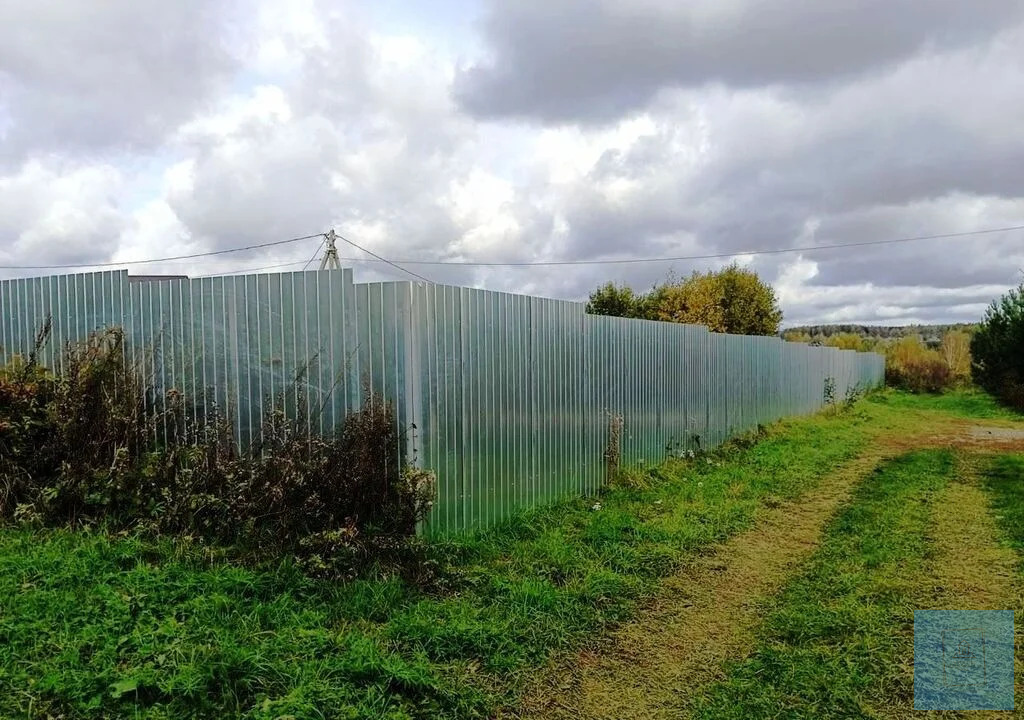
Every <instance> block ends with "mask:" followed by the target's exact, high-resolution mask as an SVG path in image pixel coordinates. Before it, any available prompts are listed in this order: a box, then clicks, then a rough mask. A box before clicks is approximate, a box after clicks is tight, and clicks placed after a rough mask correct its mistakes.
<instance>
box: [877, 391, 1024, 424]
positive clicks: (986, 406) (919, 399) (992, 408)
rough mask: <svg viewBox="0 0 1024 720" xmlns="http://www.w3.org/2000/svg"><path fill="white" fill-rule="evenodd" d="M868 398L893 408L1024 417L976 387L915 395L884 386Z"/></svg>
mask: <svg viewBox="0 0 1024 720" xmlns="http://www.w3.org/2000/svg"><path fill="white" fill-rule="evenodd" d="M867 402H868V403H869V404H874V405H880V406H884V407H887V408H891V409H894V410H904V411H917V412H922V411H923V412H940V413H946V414H949V415H955V416H957V417H962V418H978V419H985V420H1024V414H1022V413H1020V412H1017V411H1016V410H1012V409H1010V408H1008V407H1006V406H1005V405H1000V404H999V403H998V402H997V401H996V400H995V398H993V397H992V396H991V395H989V394H988V393H986V392H985V391H984V390H979V389H977V388H973V387H972V388H960V389H955V390H950V391H948V392H944V393H940V394H937V395H932V394H921V395H915V394H912V393H908V392H903V391H900V390H884V391H882V392H877V393H873V394H872V395H870V396H868V398H867Z"/></svg>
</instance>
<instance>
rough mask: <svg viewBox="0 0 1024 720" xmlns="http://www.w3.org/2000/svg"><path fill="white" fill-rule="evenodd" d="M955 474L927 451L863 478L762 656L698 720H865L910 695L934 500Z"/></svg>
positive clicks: (713, 692) (781, 600)
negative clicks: (912, 645)
mask: <svg viewBox="0 0 1024 720" xmlns="http://www.w3.org/2000/svg"><path fill="white" fill-rule="evenodd" d="M952 473H953V456H952V453H951V452H950V451H946V450H942V451H920V452H913V453H909V454H907V455H903V456H901V457H899V458H897V459H895V460H892V461H889V462H887V463H886V464H884V465H883V466H882V467H881V468H879V469H878V470H877V471H876V472H875V473H874V474H873V475H872V476H871V477H870V478H868V479H866V480H865V481H864V483H863V484H862V485H861V486H860V487H859V489H858V491H857V493H856V494H855V496H854V499H853V501H852V503H851V505H850V506H849V507H848V508H847V509H846V510H845V511H844V512H843V513H841V514H840V515H839V516H838V517H837V518H836V520H835V521H833V523H832V524H831V525H830V527H829V529H828V532H827V535H826V539H825V541H824V543H823V545H822V547H821V548H820V549H819V550H818V551H817V553H816V554H815V556H814V558H813V559H812V561H811V564H810V567H809V568H808V569H807V571H806V572H805V573H804V574H803V575H801V576H800V577H799V578H797V579H796V580H794V581H793V582H792V583H791V584H790V585H789V586H788V587H787V589H786V590H785V591H784V592H783V593H782V594H781V595H780V596H779V597H778V598H776V599H775V600H774V601H773V606H772V609H771V612H770V614H769V617H768V619H767V621H766V623H765V626H764V627H763V629H762V635H761V640H760V642H759V645H758V647H757V649H756V650H755V652H754V653H753V654H752V656H751V657H749V658H748V659H747V660H745V661H743V662H741V663H738V664H736V665H734V666H732V667H731V668H730V671H729V673H728V677H727V679H726V680H724V681H723V682H721V683H719V684H718V685H716V686H713V687H712V688H711V689H710V690H709V692H708V694H707V695H706V696H705V697H704V698H703V699H702V701H701V703H700V705H699V709H698V711H697V712H696V713H695V716H696V717H700V718H716V719H717V720H723V719H726V718H737V719H740V718H742V719H743V720H748V719H752V718H762V717H763V718H769V717H771V718H775V717H786V718H794V719H796V718H840V717H868V716H874V714H873V713H872V712H871V711H870V704H871V703H872V702H873V701H877V700H880V699H882V698H885V699H886V700H887V701H892V700H893V699H898V698H900V697H904V698H905V697H907V696H908V694H909V693H912V691H913V688H912V687H906V685H907V683H906V678H905V677H904V676H903V675H901V674H900V666H901V662H900V658H901V655H903V654H905V643H906V636H907V632H908V631H909V628H910V627H911V626H912V624H913V608H914V603H913V599H912V597H913V589H914V588H913V578H914V577H915V576H916V575H918V574H919V573H921V572H922V563H923V561H924V559H925V557H926V554H927V552H928V546H929V543H928V537H927V531H928V527H929V524H930V518H929V504H928V503H929V500H930V498H931V497H932V496H933V494H934V493H935V492H936V491H937V490H938V489H940V488H941V487H942V486H943V485H944V483H945V482H946V481H947V479H948V478H949V477H950V476H951V474H952Z"/></svg>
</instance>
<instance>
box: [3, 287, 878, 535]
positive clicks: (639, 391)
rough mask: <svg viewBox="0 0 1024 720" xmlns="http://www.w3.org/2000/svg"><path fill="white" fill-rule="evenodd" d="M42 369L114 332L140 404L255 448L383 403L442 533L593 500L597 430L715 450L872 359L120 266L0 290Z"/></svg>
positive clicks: (10, 334) (599, 466)
mask: <svg viewBox="0 0 1024 720" xmlns="http://www.w3.org/2000/svg"><path fill="white" fill-rule="evenodd" d="M48 316H49V317H51V318H52V321H53V333H52V339H51V342H50V343H49V344H48V345H47V346H46V347H45V348H44V349H43V361H44V362H46V363H48V364H51V365H56V364H59V363H60V357H61V348H62V347H63V345H64V344H65V343H67V342H70V341H74V340H81V339H84V338H85V337H87V336H88V334H89V333H90V332H93V331H95V330H98V329H100V328H103V327H106V326H111V325H121V326H123V327H124V328H125V330H126V334H127V336H128V338H129V339H130V340H131V344H130V347H131V348H132V359H133V361H134V362H135V363H137V365H138V367H139V368H140V369H141V370H142V371H143V374H144V376H145V377H146V379H147V385H148V386H149V387H150V388H151V390H152V392H153V393H154V396H155V397H157V396H160V395H161V394H162V393H164V392H166V391H167V390H169V389H171V388H177V389H179V390H181V391H182V393H183V395H184V396H186V397H187V398H189V399H190V400H191V401H192V402H193V403H194V407H193V408H192V410H191V411H192V412H193V413H194V414H195V415H196V416H197V417H199V416H202V415H209V414H210V413H213V412H219V413H223V414H224V415H226V416H228V417H229V418H230V420H231V421H232V423H233V427H234V429H235V432H236V436H237V440H238V442H239V443H240V444H241V445H243V446H244V445H248V444H250V443H252V442H253V441H254V440H256V439H258V437H259V433H260V431H261V428H262V424H263V422H264V420H265V418H267V417H268V413H269V411H270V409H271V408H272V407H282V408H284V409H285V410H286V412H287V413H289V414H290V415H293V416H300V417H301V416H303V414H305V417H306V418H307V419H308V420H309V422H310V423H311V424H312V425H313V426H314V427H315V428H317V429H319V430H320V431H322V432H328V431H330V430H331V429H332V428H333V427H334V426H335V425H336V424H337V423H338V422H340V421H341V419H342V418H343V417H344V416H345V414H346V413H348V412H351V411H352V410H353V409H355V408H356V407H358V406H359V404H360V402H361V400H362V398H363V388H364V387H365V388H366V389H370V390H373V391H375V392H378V393H381V394H382V395H383V396H385V397H386V398H387V399H388V400H390V401H391V402H392V403H393V406H394V409H395V424H396V431H397V432H398V433H399V434H400V437H401V438H402V440H403V447H402V455H403V456H404V459H405V460H406V461H408V462H411V463H414V464H416V465H418V466H421V467H424V468H428V469H430V470H432V471H433V472H434V473H435V474H436V476H437V482H438V495H437V500H436V502H435V505H434V508H433V512H432V515H431V517H430V519H429V522H428V524H427V531H428V532H431V533H447V532H452V531H458V530H463V529H467V528H472V527H482V526H486V525H489V524H493V523H494V522H497V521H499V520H501V519H503V518H506V517H508V516H509V515H510V514H511V513H513V512H515V511H516V510H518V509H521V508H525V507H530V506H533V505H537V504H540V503H545V502H550V501H552V500H555V499H558V498H563V497H567V496H573V495H580V494H585V493H588V492H591V491H593V490H594V489H596V488H597V487H598V486H599V485H600V484H601V483H602V482H604V481H605V476H606V467H605V451H606V448H607V446H608V441H609V433H610V428H611V426H612V419H613V418H621V422H622V425H621V438H620V453H621V462H622V463H623V464H633V463H640V462H644V463H648V464H650V463H655V462H658V461H660V460H661V459H662V458H664V457H665V456H666V455H669V454H684V453H687V452H688V451H691V450H693V451H696V450H706V449H709V448H712V447H714V446H716V445H718V444H720V443H722V442H723V441H724V440H725V439H727V438H728V437H730V436H732V435H734V434H736V433H739V432H744V431H747V430H751V429H753V428H756V427H757V426H758V425H759V424H765V423H768V422H771V421H773V420H776V419H778V418H781V417H784V416H787V415H799V414H806V413H811V412H814V411H816V410H818V409H820V408H821V407H822V406H823V404H824V403H825V391H824V389H825V382H826V379H827V378H831V380H832V382H833V383H834V397H835V400H837V401H842V400H843V399H844V398H845V397H846V396H847V394H848V393H852V392H853V391H854V390H855V389H858V388H860V389H866V388H869V387H875V386H878V385H880V384H881V382H882V380H883V376H884V359H883V358H882V357H881V356H878V355H875V354H871V353H855V352H852V351H842V350H837V349H834V348H819V347H809V346H807V345H802V344H796V343H786V342H782V341H781V340H779V339H778V338H768V337H747V336H737V335H722V334H718V333H710V332H708V331H707V329H706V328H704V327H700V326H690V325H679V324H673V323H662V322H652V321H647V320H628V319H624V318H612V317H603V316H595V315H587V314H586V313H585V312H584V306H583V305H582V304H580V303H575V302H565V301H560V300H549V299H545V298H538V297H530V296H524V295H515V294H509V293H500V292H490V291H486V290H477V289H473V288H464V287H453V286H444V285H429V284H424V283H410V282H385V283H363V284H354V283H353V281H352V274H351V271H348V270H346V271H341V272H339V271H317V272H299V273H271V274H256V275H239V276H226V277H215V278H201V279H166V280H164V279H161V280H137V279H130V278H129V277H128V275H127V273H126V272H124V271H113V272H104V273H88V274H81V275H65V276H55V277H46V278H29V279H19V280H5V281H0V359H3V360H7V359H10V357H11V356H12V355H14V354H26V353H28V352H29V351H31V349H32V343H33V341H34V338H35V335H36V333H37V331H38V328H39V327H40V326H41V325H42V324H43V322H45V320H46V318H47V317H48Z"/></svg>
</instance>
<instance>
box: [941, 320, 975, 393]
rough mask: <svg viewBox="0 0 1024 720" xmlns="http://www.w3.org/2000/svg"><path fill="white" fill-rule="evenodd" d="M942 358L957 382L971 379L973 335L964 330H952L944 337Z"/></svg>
mask: <svg viewBox="0 0 1024 720" xmlns="http://www.w3.org/2000/svg"><path fill="white" fill-rule="evenodd" d="M940 352H941V353H942V358H943V359H944V360H945V361H946V365H947V366H949V371H950V373H952V375H953V379H954V380H955V381H956V382H961V383H963V382H967V381H969V380H970V379H971V334H970V333H968V332H964V331H963V330H951V331H949V332H947V333H946V334H945V335H943V336H942V346H941V348H940Z"/></svg>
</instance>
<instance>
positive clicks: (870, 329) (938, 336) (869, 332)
mask: <svg viewBox="0 0 1024 720" xmlns="http://www.w3.org/2000/svg"><path fill="white" fill-rule="evenodd" d="M976 327H977V324H975V323H954V324H952V325H892V326H886V325H801V326H800V327H793V328H786V329H785V330H783V331H782V332H780V333H779V334H780V335H781V336H782V337H783V338H785V339H786V340H796V341H802V342H810V343H811V344H818V345H821V344H825V340H827V339H828V338H831V337H833V336H836V335H857V336H859V337H861V338H864V339H867V340H875V341H877V340H897V339H899V338H904V337H917V338H919V339H920V340H921V341H922V342H923V343H924V344H925V345H927V346H929V347H938V346H939V345H941V344H942V338H943V336H944V335H946V333H948V332H950V331H953V330H963V331H966V332H968V333H973V332H974V329H975V328H976Z"/></svg>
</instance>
